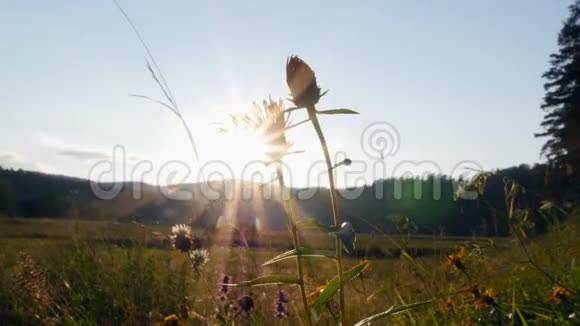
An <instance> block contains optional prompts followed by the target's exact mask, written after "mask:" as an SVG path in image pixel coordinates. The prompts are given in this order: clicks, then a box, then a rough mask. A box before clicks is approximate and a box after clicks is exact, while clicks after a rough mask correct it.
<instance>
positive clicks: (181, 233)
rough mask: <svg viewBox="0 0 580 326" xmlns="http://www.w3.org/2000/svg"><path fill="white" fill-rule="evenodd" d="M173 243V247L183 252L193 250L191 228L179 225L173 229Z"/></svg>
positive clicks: (171, 236)
mask: <svg viewBox="0 0 580 326" xmlns="http://www.w3.org/2000/svg"><path fill="white" fill-rule="evenodd" d="M169 237H170V238H171V240H172V241H173V247H174V248H175V249H177V250H179V251H181V252H188V251H189V250H190V249H191V228H190V227H189V226H188V225H185V224H177V225H174V226H173V227H172V228H171V235H170V236H169Z"/></svg>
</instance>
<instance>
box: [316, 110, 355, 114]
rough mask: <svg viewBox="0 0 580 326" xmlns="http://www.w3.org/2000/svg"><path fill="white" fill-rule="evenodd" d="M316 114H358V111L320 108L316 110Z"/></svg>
mask: <svg viewBox="0 0 580 326" xmlns="http://www.w3.org/2000/svg"><path fill="white" fill-rule="evenodd" d="M316 113H318V114H359V113H358V112H356V111H354V110H351V109H330V110H322V111H316Z"/></svg>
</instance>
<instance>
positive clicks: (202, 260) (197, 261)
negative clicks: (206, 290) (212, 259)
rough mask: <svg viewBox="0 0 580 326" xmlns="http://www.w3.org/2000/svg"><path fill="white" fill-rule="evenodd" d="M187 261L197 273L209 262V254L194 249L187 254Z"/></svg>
mask: <svg viewBox="0 0 580 326" xmlns="http://www.w3.org/2000/svg"><path fill="white" fill-rule="evenodd" d="M189 259H190V260H191V266H192V267H193V269H194V270H195V271H198V270H199V269H200V268H201V267H203V265H205V264H206V263H207V262H208V261H209V253H208V252H207V250H205V249H196V250H193V251H191V252H190V253H189Z"/></svg>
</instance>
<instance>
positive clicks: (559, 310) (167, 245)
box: [0, 218, 580, 325]
mask: <svg viewBox="0 0 580 326" xmlns="http://www.w3.org/2000/svg"><path fill="white" fill-rule="evenodd" d="M576 220H577V219H571V221H570V222H568V223H567V224H565V225H557V226H553V227H552V229H551V232H550V233H548V234H545V235H542V236H540V237H539V238H537V239H533V240H530V241H529V243H528V250H529V251H530V253H531V255H532V256H533V257H534V259H535V262H536V263H538V264H540V265H541V266H545V267H546V268H547V269H549V272H550V274H553V275H557V276H558V279H559V280H560V281H561V282H562V283H565V284H569V285H570V286H572V287H573V288H578V285H580V284H579V281H580V279H579V277H580V268H578V267H577V265H576V260H577V258H578V252H577V249H578V248H579V245H580V238H579V237H578V230H577V224H576V223H575V221H576ZM170 233H171V230H170V228H169V227H166V226H165V227H161V226H157V227H144V226H141V225H138V224H134V223H107V222H92V221H83V220H63V219H17V218H9V219H1V220H0V248H2V250H1V252H0V265H1V266H2V270H1V271H0V273H1V275H0V299H1V300H0V302H1V304H0V320H2V323H3V324H6V325H20V324H39V325H40V324H48V325H50V324H54V325H60V324H67V325H107V324H108V325H113V324H126V325H144V324H155V323H160V324H169V323H170V322H171V321H170V320H169V319H167V317H168V316H169V318H170V319H171V317H172V316H173V315H175V316H177V317H178V319H179V323H181V324H187V325H205V324H212V323H218V320H216V317H215V315H216V313H215V312H216V310H215V309H216V305H221V306H223V305H226V304H227V305H228V306H231V307H229V308H228V309H229V311H228V314H236V312H234V311H236V308H235V307H234V306H235V305H237V304H238V300H239V299H240V298H242V297H243V296H245V295H248V296H250V297H251V298H253V303H254V306H253V309H251V310H250V311H249V313H248V314H247V316H244V315H243V313H238V316H236V317H235V318H234V319H233V321H232V322H233V323H236V324H252V325H266V324H280V325H301V324H306V321H305V320H304V318H303V314H302V313H301V312H300V309H301V306H300V300H299V296H300V295H299V293H298V292H299V291H298V289H297V288H296V287H295V286H294V285H279V286H274V287H266V286H264V287H249V288H231V289H229V290H228V293H227V299H226V300H225V301H224V302H222V301H220V300H223V298H222V299H220V298H221V297H220V291H221V287H220V285H219V284H220V278H222V277H223V275H224V274H225V275H228V276H230V282H232V280H233V282H237V281H242V280H248V279H253V278H255V277H258V276H260V275H265V274H271V273H278V274H279V273H282V274H284V273H285V272H287V273H291V272H292V269H293V268H294V265H293V264H291V262H290V261H288V262H281V263H279V264H275V265H269V266H262V264H263V263H265V262H266V261H268V260H269V259H270V258H271V257H273V256H275V255H276V254H279V253H281V252H283V251H285V250H286V249H288V248H291V247H292V241H291V239H290V238H288V236H287V233H286V232H282V233H281V232H273V233H270V234H261V235H260V237H261V238H262V240H261V241H262V245H261V246H259V247H251V246H247V245H245V244H248V243H249V242H251V241H250V240H255V239H250V238H248V237H244V236H241V237H240V232H239V230H236V229H235V228H229V229H227V230H216V231H215V232H208V231H205V230H203V231H199V232H196V231H195V230H194V231H193V233H194V234H197V235H198V236H199V239H202V240H203V244H202V246H203V248H206V249H207V250H208V252H209V260H208V262H207V263H206V264H204V265H203V266H202V267H201V269H200V270H201V273H200V274H201V276H202V277H203V279H202V278H201V277H200V275H197V274H196V273H194V271H193V270H192V267H191V263H190V261H189V260H188V259H187V257H186V255H183V254H181V253H180V252H178V251H177V250H175V249H174V248H172V245H171V242H170V241H168V239H167V238H166V237H165V236H164V235H168V234H170ZM304 235H305V236H308V239H309V240H313V241H316V242H317V244H318V246H317V247H319V248H320V247H322V248H324V247H325V246H327V247H328V250H329V252H331V248H332V241H330V240H331V238H330V237H329V236H328V235H326V234H316V232H310V233H308V234H304ZM240 238H241V239H242V241H239V240H240ZM224 239H229V240H227V241H226V240H224ZM243 239H245V240H243ZM254 243H257V242H254ZM357 246H358V247H359V248H360V249H361V251H362V252H363V254H362V256H361V255H358V254H357V255H354V256H348V255H345V256H344V258H345V266H346V269H348V268H350V267H352V266H355V265H357V264H359V263H360V261H361V259H362V260H364V259H368V260H369V261H370V265H369V267H368V268H367V269H365V270H364V272H362V273H361V274H359V275H357V276H356V278H354V279H352V280H351V281H350V282H349V283H347V284H346V286H345V296H346V298H347V299H348V305H347V307H346V311H347V316H346V317H347V320H348V321H349V323H355V322H356V321H359V320H362V319H363V318H365V317H367V316H369V315H372V314H375V313H378V312H381V311H384V310H385V309H387V308H389V307H391V306H400V305H404V304H408V303H411V302H425V301H428V302H427V303H425V304H423V305H421V306H419V307H416V308H414V309H413V310H408V311H403V312H401V313H399V314H394V315H391V316H389V318H386V319H381V320H377V321H375V322H373V323H372V325H389V324H401V325H408V324H412V325H469V324H498V323H499V324H512V325H526V324H527V325H546V324H554V325H567V324H570V325H572V324H574V322H575V321H577V319H576V318H577V317H574V316H572V315H573V314H574V313H575V311H576V310H577V308H578V303H577V302H576V301H574V300H575V299H573V298H572V297H564V296H562V297H561V298H560V297H558V296H557V295H556V296H554V295H553V293H552V292H553V287H554V286H555V285H554V284H553V282H551V281H550V280H549V279H548V278H546V277H545V276H544V275H542V273H540V272H539V271H538V270H536V269H535V268H534V267H533V266H532V265H530V264H529V262H528V261H527V260H526V256H525V255H524V253H523V252H522V250H521V249H520V248H519V247H518V245H517V243H516V242H515V241H513V239H509V238H496V239H491V238H457V237H445V236H443V235H439V236H432V237H426V236H413V235H410V234H399V235H392V236H387V235H384V234H383V235H369V234H367V235H360V236H359V240H358V242H357ZM460 248H464V250H465V256H464V258H462V260H461V263H462V264H463V265H464V266H465V273H462V272H461V271H460V270H459V269H458V268H456V267H454V266H453V265H452V264H451V265H450V264H449V258H448V253H449V252H458V251H460ZM371 249H372V250H371ZM427 249H430V250H427ZM401 250H403V251H404V253H405V254H402V253H401ZM333 270H334V264H333V263H332V262H330V261H327V260H325V259H322V258H313V259H304V275H305V285H306V289H307V292H308V293H309V295H311V297H310V298H309V300H312V299H314V297H315V293H316V290H317V288H318V287H319V286H322V285H324V284H326V282H327V281H328V280H329V279H330V278H331V277H332V276H333ZM473 283H478V284H479V287H480V288H481V291H485V290H483V289H493V292H491V291H489V293H490V295H491V293H493V301H494V304H493V305H486V304H484V303H483V304H482V303H481V302H478V300H476V298H475V297H474V294H473V293H472V292H470V290H469V289H468V287H469V286H470V284H473ZM280 289H283V291H284V293H285V294H286V295H287V297H288V317H287V318H284V319H280V318H277V317H276V315H275V311H274V303H275V301H276V298H277V293H278V291H279V290H280ZM485 293H487V292H485ZM211 295H213V297H211ZM337 309H338V307H337V303H336V302H335V301H334V300H333V301H331V302H330V303H329V304H328V305H327V307H325V309H324V310H323V311H322V313H321V315H320V324H323V325H325V324H332V323H333V318H336V314H337ZM575 309H576V310H575ZM333 315H335V316H334V317H333ZM164 319H165V321H164Z"/></svg>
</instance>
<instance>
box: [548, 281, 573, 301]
mask: <svg viewBox="0 0 580 326" xmlns="http://www.w3.org/2000/svg"><path fill="white" fill-rule="evenodd" d="M569 297H570V291H568V290H566V289H564V288H563V287H561V286H559V285H556V286H554V287H553V289H552V292H551V293H550V296H549V297H548V301H554V302H556V303H562V302H565V301H566V300H568V298H569Z"/></svg>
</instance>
